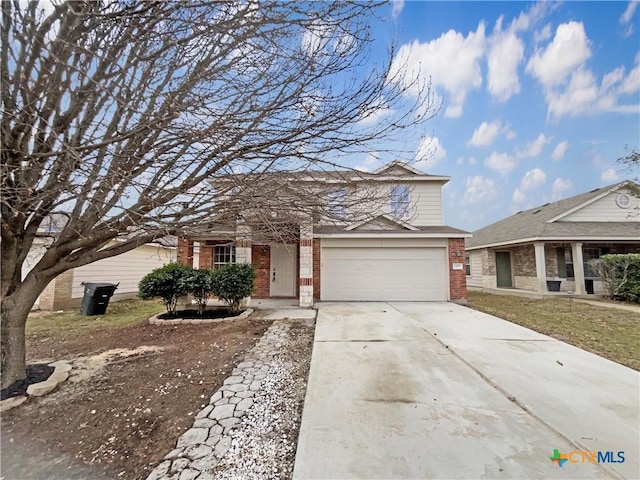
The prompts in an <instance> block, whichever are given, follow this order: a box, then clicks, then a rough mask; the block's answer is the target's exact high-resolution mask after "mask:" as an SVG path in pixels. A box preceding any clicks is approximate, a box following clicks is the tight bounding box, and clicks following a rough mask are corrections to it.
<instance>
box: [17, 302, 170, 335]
mask: <svg viewBox="0 0 640 480" xmlns="http://www.w3.org/2000/svg"><path fill="white" fill-rule="evenodd" d="M164 309H165V308H164V306H163V305H162V304H160V303H159V302H158V301H157V300H138V299H132V300H122V301H120V302H111V303H109V306H108V308H107V313H106V314H104V315H94V316H86V315H81V314H80V309H75V310H70V311H65V312H64V313H32V314H31V315H29V319H28V320H27V334H37V333H41V332H50V331H56V332H60V333H62V332H66V333H69V332H76V331H77V332H78V333H82V332H83V331H87V330H91V329H94V328H100V327H114V328H115V327H121V326H124V325H129V324H131V323H136V322H139V321H141V320H145V319H147V318H149V317H150V316H152V315H155V314H156V313H158V312H161V311H163V310H164Z"/></svg>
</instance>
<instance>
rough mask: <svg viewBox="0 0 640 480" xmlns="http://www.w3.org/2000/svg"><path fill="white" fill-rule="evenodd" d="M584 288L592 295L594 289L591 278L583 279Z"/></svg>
mask: <svg viewBox="0 0 640 480" xmlns="http://www.w3.org/2000/svg"><path fill="white" fill-rule="evenodd" d="M584 289H585V290H586V291H587V294H589V295H593V294H594V292H595V289H594V288H593V280H592V279H590V278H585V280H584Z"/></svg>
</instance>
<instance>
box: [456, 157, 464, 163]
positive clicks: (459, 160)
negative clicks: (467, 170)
mask: <svg viewBox="0 0 640 480" xmlns="http://www.w3.org/2000/svg"><path fill="white" fill-rule="evenodd" d="M456 165H464V157H458V159H457V160H456Z"/></svg>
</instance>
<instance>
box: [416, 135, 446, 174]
mask: <svg viewBox="0 0 640 480" xmlns="http://www.w3.org/2000/svg"><path fill="white" fill-rule="evenodd" d="M446 156H447V151H446V150H445V148H444V146H443V145H442V144H441V143H440V139H439V138H438V137H429V136H426V137H423V138H422V140H421V141H420V146H419V147H418V151H417V152H416V162H415V167H416V168H418V169H420V170H425V169H428V168H433V167H434V166H435V165H436V164H437V163H438V162H439V161H440V160H442V159H444V158H445V157H446Z"/></svg>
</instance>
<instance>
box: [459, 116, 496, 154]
mask: <svg viewBox="0 0 640 480" xmlns="http://www.w3.org/2000/svg"><path fill="white" fill-rule="evenodd" d="M500 127H501V125H500V120H494V121H493V122H491V123H487V122H482V123H481V124H480V126H479V127H478V128H476V129H475V130H474V132H473V135H472V136H471V140H469V141H468V142H467V143H468V145H471V146H473V147H486V146H488V145H491V144H492V143H493V141H494V140H495V139H496V137H497V136H498V134H499V133H500Z"/></svg>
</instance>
